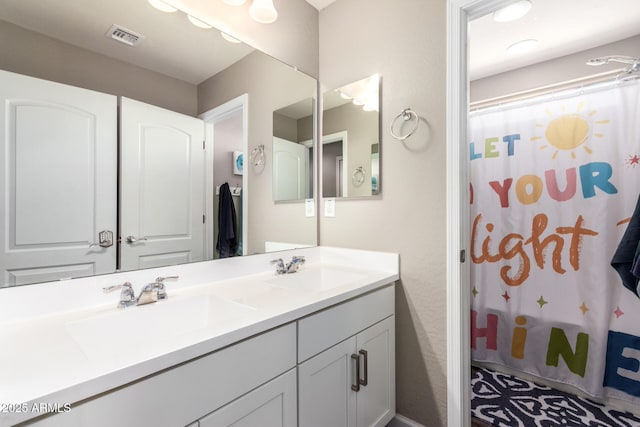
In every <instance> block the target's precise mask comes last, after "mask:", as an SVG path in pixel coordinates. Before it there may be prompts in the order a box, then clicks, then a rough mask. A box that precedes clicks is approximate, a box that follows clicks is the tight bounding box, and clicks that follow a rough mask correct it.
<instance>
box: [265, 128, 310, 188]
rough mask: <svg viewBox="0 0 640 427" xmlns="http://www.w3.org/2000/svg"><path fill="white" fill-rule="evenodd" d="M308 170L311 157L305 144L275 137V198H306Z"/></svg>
mask: <svg viewBox="0 0 640 427" xmlns="http://www.w3.org/2000/svg"><path fill="white" fill-rule="evenodd" d="M308 171H309V157H308V153H307V148H306V147H305V146H304V145H302V144H298V143H296V142H292V141H287V140H286V139H282V138H277V137H274V138H273V198H274V200H301V199H305V198H306V197H307V196H306V189H307V179H308V177H307V175H308V173H309V172H308Z"/></svg>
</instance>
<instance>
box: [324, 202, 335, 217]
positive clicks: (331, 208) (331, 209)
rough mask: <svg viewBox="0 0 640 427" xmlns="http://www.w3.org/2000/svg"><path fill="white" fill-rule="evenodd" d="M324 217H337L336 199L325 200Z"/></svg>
mask: <svg viewBox="0 0 640 427" xmlns="http://www.w3.org/2000/svg"><path fill="white" fill-rule="evenodd" d="M324 216H326V217H335V216H336V199H334V198H333V197H332V198H328V199H324Z"/></svg>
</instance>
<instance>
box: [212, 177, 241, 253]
mask: <svg viewBox="0 0 640 427" xmlns="http://www.w3.org/2000/svg"><path fill="white" fill-rule="evenodd" d="M218 202H219V203H218V241H217V242H216V249H218V252H219V254H220V258H227V257H230V256H234V255H235V254H236V250H237V249H238V238H237V233H236V230H237V224H236V209H235V206H234V205H233V199H232V197H231V190H230V189H229V184H228V183H226V182H225V183H224V184H222V185H221V186H220V194H219V196H218Z"/></svg>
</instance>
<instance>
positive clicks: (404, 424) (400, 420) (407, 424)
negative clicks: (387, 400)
mask: <svg viewBox="0 0 640 427" xmlns="http://www.w3.org/2000/svg"><path fill="white" fill-rule="evenodd" d="M387 427H425V426H424V425H422V424H420V423H417V422H415V421H413V420H412V419H409V418H407V417H404V416H402V415H396V416H395V417H393V419H391V422H389V424H387Z"/></svg>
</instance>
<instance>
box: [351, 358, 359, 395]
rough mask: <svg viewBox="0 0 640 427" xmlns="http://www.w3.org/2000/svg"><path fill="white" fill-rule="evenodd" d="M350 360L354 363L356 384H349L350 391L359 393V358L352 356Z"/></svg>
mask: <svg viewBox="0 0 640 427" xmlns="http://www.w3.org/2000/svg"><path fill="white" fill-rule="evenodd" d="M351 359H353V360H355V362H356V383H355V384H351V390H353V391H355V392H358V391H360V356H359V355H357V354H352V355H351Z"/></svg>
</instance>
